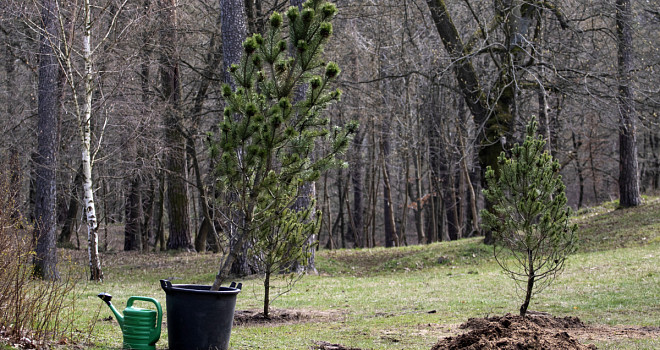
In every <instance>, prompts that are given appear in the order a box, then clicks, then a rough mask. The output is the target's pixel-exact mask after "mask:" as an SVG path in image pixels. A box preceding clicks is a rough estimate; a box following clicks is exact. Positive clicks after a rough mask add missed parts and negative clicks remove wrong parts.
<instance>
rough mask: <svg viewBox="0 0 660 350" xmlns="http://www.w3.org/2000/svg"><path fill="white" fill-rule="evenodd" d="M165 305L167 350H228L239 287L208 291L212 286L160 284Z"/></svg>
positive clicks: (164, 281)
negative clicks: (163, 293) (163, 292)
mask: <svg viewBox="0 0 660 350" xmlns="http://www.w3.org/2000/svg"><path fill="white" fill-rule="evenodd" d="M160 286H161V287H162V288H163V290H164V291H165V296H166V298H165V300H166V305H167V333H168V342H169V349H170V350H227V349H228V348H229V336H230V334H231V326H232V324H233V322H234V308H235V307H236V296H237V295H238V293H240V292H241V284H240V283H239V284H238V285H236V284H235V283H233V282H232V284H231V285H230V286H229V287H220V290H218V291H211V290H210V289H211V286H202V285H195V284H172V283H171V282H170V281H168V280H160Z"/></svg>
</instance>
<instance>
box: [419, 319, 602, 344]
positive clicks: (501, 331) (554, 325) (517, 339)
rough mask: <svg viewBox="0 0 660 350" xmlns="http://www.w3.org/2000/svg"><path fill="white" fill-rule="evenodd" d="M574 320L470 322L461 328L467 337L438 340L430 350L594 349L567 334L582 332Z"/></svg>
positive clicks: (478, 320) (460, 336) (580, 325)
mask: <svg viewBox="0 0 660 350" xmlns="http://www.w3.org/2000/svg"><path fill="white" fill-rule="evenodd" d="M584 327H585V326H584V324H583V323H582V321H580V319H578V318H577V317H564V318H558V317H553V316H550V315H547V314H540V313H531V314H528V316H527V317H520V316H518V315H512V314H506V315H504V316H493V317H488V318H471V319H469V320H468V321H467V322H466V323H464V324H462V325H461V327H460V328H462V329H468V330H469V331H468V332H467V333H464V334H461V335H458V336H455V337H447V338H444V339H442V340H440V341H439V342H438V343H437V344H436V345H434V346H433V348H431V350H455V349H471V350H472V349H474V350H477V349H505V350H514V349H515V350H518V349H520V350H523V349H564V350H592V349H596V346H594V345H583V344H580V343H579V342H578V341H577V340H576V339H575V338H573V337H571V335H569V334H568V333H567V332H566V330H567V329H573V328H584Z"/></svg>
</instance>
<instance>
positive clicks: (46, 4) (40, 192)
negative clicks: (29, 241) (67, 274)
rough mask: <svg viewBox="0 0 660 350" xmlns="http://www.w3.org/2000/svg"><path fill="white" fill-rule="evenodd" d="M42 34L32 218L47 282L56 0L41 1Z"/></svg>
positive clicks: (55, 131) (53, 275) (56, 102)
mask: <svg viewBox="0 0 660 350" xmlns="http://www.w3.org/2000/svg"><path fill="white" fill-rule="evenodd" d="M41 25H42V27H41V30H42V32H41V35H40V42H39V45H40V48H39V83H38V84H39V85H38V90H39V92H38V97H39V105H38V116H39V122H38V124H37V132H38V136H37V143H38V146H37V154H36V157H35V160H36V164H35V167H36V172H35V173H36V179H35V182H36V200H35V208H34V217H35V220H36V230H35V238H36V240H37V244H36V255H35V257H34V267H35V269H34V272H35V275H37V276H39V277H41V278H44V279H48V280H55V279H59V272H58V270H57V251H56V247H55V238H56V226H57V221H56V216H55V200H56V178H55V170H56V168H57V155H58V149H59V147H58V141H59V126H58V124H59V108H60V99H61V92H62V88H61V76H62V74H61V70H60V65H59V62H58V60H57V55H56V52H55V50H56V48H57V47H58V45H59V33H58V26H57V4H56V1H55V0H44V1H43V3H42V8H41Z"/></svg>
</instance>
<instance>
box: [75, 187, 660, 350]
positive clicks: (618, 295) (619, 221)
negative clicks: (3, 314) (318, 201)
mask: <svg viewBox="0 0 660 350" xmlns="http://www.w3.org/2000/svg"><path fill="white" fill-rule="evenodd" d="M575 220H576V221H577V222H578V223H579V225H580V227H581V229H580V234H581V248H580V250H579V251H578V253H576V254H575V255H574V256H571V257H570V258H569V259H568V262H567V265H566V269H565V271H564V273H563V274H561V275H560V276H558V278H557V280H556V281H555V282H554V284H552V285H551V286H550V287H548V288H547V289H546V290H544V291H543V292H541V293H540V294H539V295H537V296H536V297H535V298H534V299H532V304H531V305H530V309H531V310H535V311H544V312H549V313H551V314H553V315H556V316H577V317H579V318H580V319H582V320H583V321H584V322H586V323H588V324H602V325H612V326H614V325H623V326H650V327H659V326H660V305H659V304H658V300H660V201H659V200H658V199H657V198H655V199H653V198H651V199H647V201H646V204H645V205H643V206H642V207H641V208H635V209H627V210H614V206H613V205H611V204H610V205H609V207H608V206H604V207H599V208H592V209H590V210H584V211H583V212H581V213H579V215H578V216H577V217H576V218H575ZM71 254H73V255H74V259H81V260H82V261H84V258H85V253H84V252H75V251H71ZM491 254H492V253H491V248H490V247H487V246H484V245H483V244H482V243H481V239H478V238H473V239H465V240H460V241H456V242H448V243H435V244H431V245H427V246H411V247H402V248H394V249H384V248H374V249H360V250H335V251H320V252H319V253H318V254H317V268H318V269H319V271H320V275H318V276H305V277H304V278H302V279H301V280H300V281H299V282H298V284H297V285H296V286H295V288H294V289H293V290H292V291H291V292H290V293H288V294H285V295H283V296H281V297H279V298H278V299H277V300H275V302H274V303H273V304H272V306H273V307H274V308H276V309H287V310H300V311H303V312H306V313H309V314H313V315H316V317H317V320H314V319H311V320H308V321H307V322H298V323H288V324H270V325H251V326H235V327H234V329H233V331H232V340H231V348H232V349H309V348H310V347H311V346H312V345H313V342H314V341H327V342H331V343H340V344H342V345H345V346H352V347H359V348H364V349H429V348H430V347H431V346H432V345H433V344H434V343H435V342H436V341H437V340H438V339H439V338H440V337H444V336H447V335H449V334H451V333H452V332H454V331H455V330H456V329H457V327H458V325H459V324H460V323H462V322H464V321H465V320H467V318H469V317H482V316H487V315H495V314H504V313H506V312H512V313H515V312H517V310H518V308H519V303H520V301H521V299H520V298H519V297H518V296H517V295H516V290H515V288H514V285H513V283H512V281H510V280H509V279H508V278H507V277H506V276H505V275H504V274H503V273H502V272H501V270H500V268H499V267H498V266H497V264H496V263H495V261H494V260H493V258H492V256H491ZM441 257H442V259H440V261H439V258H441ZM103 258H104V266H105V273H106V281H105V282H104V283H103V284H101V285H99V284H94V283H86V282H81V284H80V286H81V289H80V291H79V294H78V295H77V297H76V299H75V301H73V303H74V304H75V305H76V312H77V313H79V317H78V325H77V328H78V330H79V333H80V334H83V335H85V336H89V341H91V342H92V343H93V344H94V346H93V348H95V349H118V348H120V347H121V332H120V329H119V326H118V325H117V324H116V322H114V321H112V322H108V321H100V319H102V318H105V317H107V316H109V315H110V311H109V310H108V309H107V307H106V306H105V305H104V304H103V303H102V302H101V301H100V300H99V299H98V298H97V297H96V294H97V293H99V292H101V291H106V292H109V293H111V294H113V296H114V299H113V300H114V301H115V303H114V304H115V305H116V306H117V308H118V309H120V310H121V309H123V308H124V306H125V302H126V299H127V298H128V297H129V296H131V295H144V296H151V297H154V298H156V299H159V300H161V303H162V304H163V307H164V306H165V305H164V304H165V300H164V299H165V294H164V293H163V292H162V290H161V289H160V286H159V283H158V280H159V279H161V278H176V279H175V280H174V282H175V283H201V284H210V283H211V282H212V278H213V275H214V274H215V273H216V267H217V263H218V261H217V260H218V256H216V255H212V254H192V253H162V254H156V253H148V254H138V253H113V254H105V255H103ZM242 282H243V283H244V287H243V291H242V293H241V294H239V297H238V304H237V310H245V309H260V308H261V298H262V290H263V287H262V285H261V283H262V282H261V280H260V279H255V278H252V279H246V280H243V281H242ZM276 286H282V284H281V282H279V284H276ZM94 320H96V322H95V324H94V329H93V330H92V331H90V330H89V328H88V326H87V325H88V324H89V323H90V321H94ZM656 334H657V333H656ZM582 341H585V340H584V339H582ZM586 342H590V343H594V344H596V345H597V346H598V347H599V348H602V349H655V348H660V341H659V340H658V339H657V338H651V339H626V338H620V339H619V338H617V339H607V340H598V339H595V340H586ZM157 346H158V348H166V347H167V329H166V327H163V336H162V339H161V340H160V341H159V343H158V345H157Z"/></svg>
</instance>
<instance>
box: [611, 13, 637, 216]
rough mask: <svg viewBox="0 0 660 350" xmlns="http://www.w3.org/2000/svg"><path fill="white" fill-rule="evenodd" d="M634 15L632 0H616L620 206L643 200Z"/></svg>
mask: <svg viewBox="0 0 660 350" xmlns="http://www.w3.org/2000/svg"><path fill="white" fill-rule="evenodd" d="M632 23H633V18H632V9H631V4H630V0H616V34H617V44H618V80H619V93H618V104H619V205H620V206H621V207H624V208H627V207H635V206H638V205H640V204H641V203H642V197H641V195H640V192H639V175H638V169H637V167H638V164H637V136H636V130H635V123H636V118H637V116H636V112H635V100H634V96H633V95H634V92H633V87H632V77H631V76H630V75H631V71H632V70H633V69H634V65H633V46H632V45H633V38H632V33H633V28H632Z"/></svg>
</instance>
